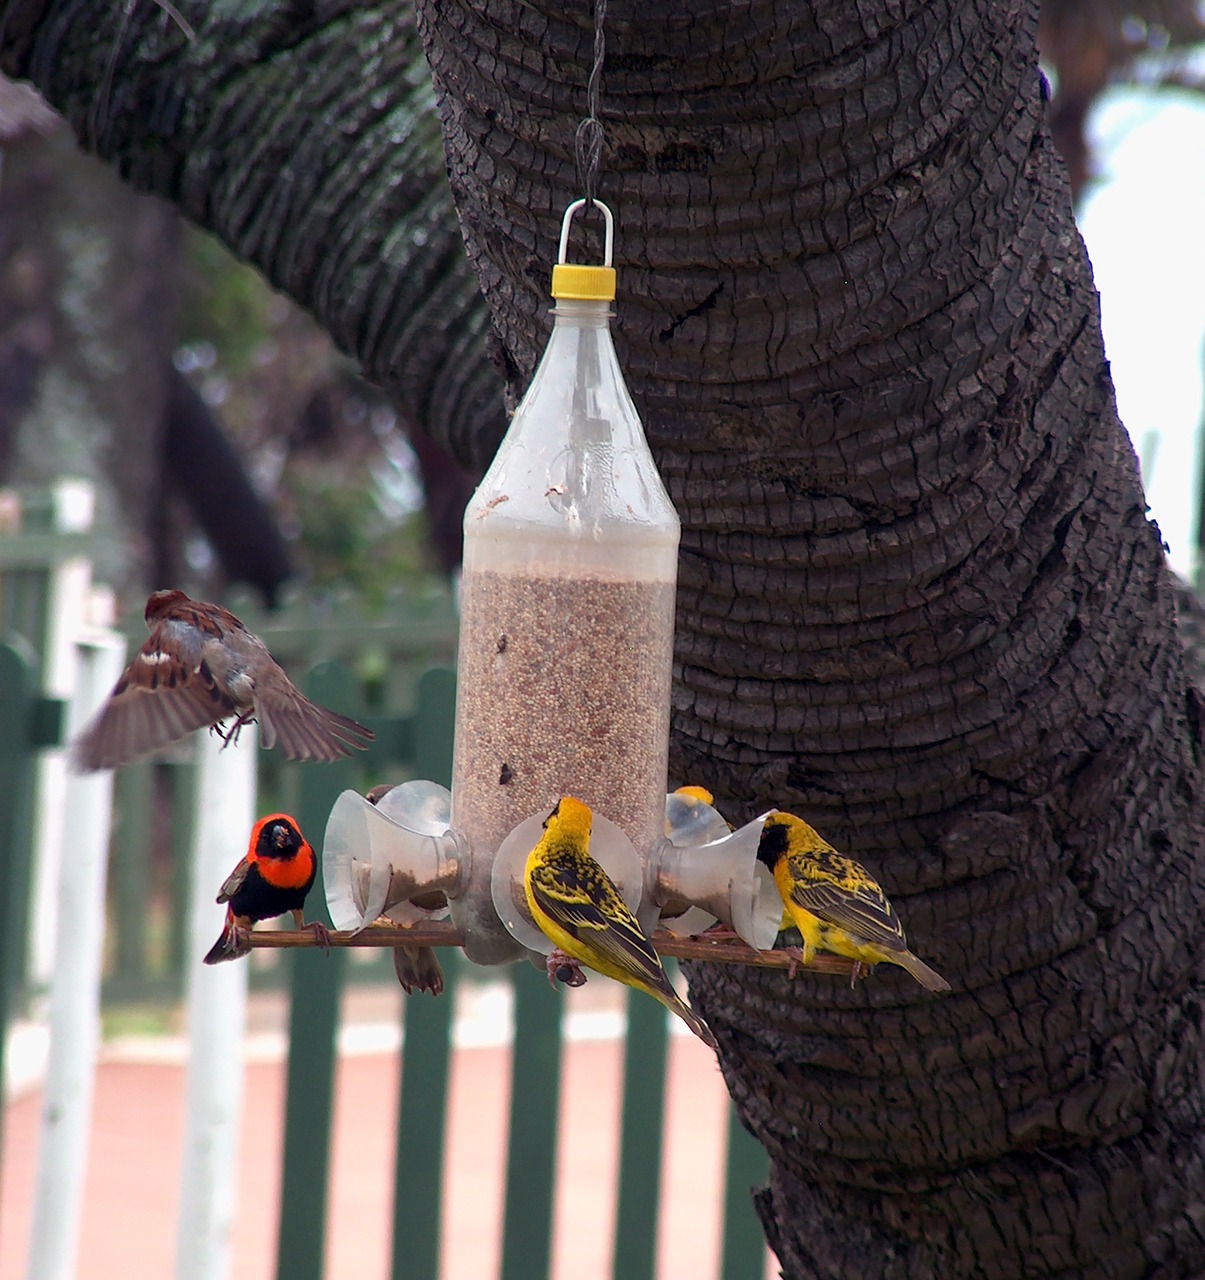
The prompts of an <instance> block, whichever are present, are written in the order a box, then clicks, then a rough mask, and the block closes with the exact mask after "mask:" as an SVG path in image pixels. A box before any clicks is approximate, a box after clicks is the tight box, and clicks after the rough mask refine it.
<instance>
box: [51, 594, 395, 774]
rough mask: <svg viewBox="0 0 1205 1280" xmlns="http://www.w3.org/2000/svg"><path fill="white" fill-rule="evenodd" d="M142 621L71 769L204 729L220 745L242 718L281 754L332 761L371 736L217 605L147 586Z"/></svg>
mask: <svg viewBox="0 0 1205 1280" xmlns="http://www.w3.org/2000/svg"><path fill="white" fill-rule="evenodd" d="M145 617H146V625H147V626H148V627H149V628H150V632H151V634H150V636H149V637H148V638H147V640H146V641H145V642H144V643H143V645H142V648H141V649H139V650H138V652H137V653H136V654H135V655H134V660H133V662H131V663H130V665H129V666H128V667H127V668H126V669H125V671H124V672H123V673H122V676H121V679H120V680H118V681H117V683H116V684H115V685H114V686H113V689H112V691H111V692H110V694H109V696H108V698H106V699H105V702H104V704H103V706H102V707H101V708H100V710H99V711H98V712H97V713H96V715H95V716H94V717H93V718H92V720H91V721H90V722H89V723H88V724H87V725H86V726H85V727H84V728H83V730H82V731H81V732H80V734H79V736H78V737H77V738H76V739H75V742H74V744H73V746H72V762H73V764H74V766H75V768H76V769H78V770H80V771H81V772H85V773H91V772H94V771H96V770H97V769H114V768H117V767H118V766H119V765H123V764H129V763H130V762H131V761H133V760H139V759H142V758H143V757H145V756H148V755H150V754H152V753H153V752H155V751H157V750H158V749H159V748H161V747H165V746H167V745H168V743H170V742H175V741H176V740H177V739H179V738H183V737H184V736H185V735H186V734H188V733H191V732H192V731H193V730H194V729H202V728H204V727H205V726H207V725H208V726H210V727H216V730H217V732H218V733H219V734H221V736H222V737H223V739H224V740H225V741H226V743H228V744H229V743H230V742H234V741H237V739H238V733H239V730H240V729H241V728H242V727H243V725H245V724H246V723H248V721H250V720H252V719H254V720H257V721H258V722H259V727H260V737H261V739H262V740H263V744H264V746H265V747H271V746H274V745H275V744H276V743H277V742H279V744H280V749H281V751H282V752H283V753H284V755H286V756H287V757H288V758H289V759H290V760H337V759H339V758H340V757H341V756H348V755H351V753H352V749H353V748H359V749H363V748H364V747H366V746H367V744H368V743H369V742H371V741H372V739H373V736H374V735H373V732H372V730H371V729H366V728H365V727H364V726H363V725H362V724H357V723H356V721H355V720H352V719H349V718H348V717H347V716H341V715H339V714H337V713H336V712H334V711H328V710H327V709H326V708H325V707H320V706H318V705H317V704H316V703H313V702H311V701H310V700H309V699H308V698H307V697H305V695H304V694H302V693H301V692H300V690H298V689H297V687H296V686H295V685H294V684H293V682H292V681H291V680H290V679H289V677H288V676H287V675H285V673H284V671H283V669H282V668H281V667H280V665H279V664H278V663H277V662H276V660H275V659H274V658H273V657H272V655H271V654H270V653H269V652H268V650H267V647H266V646H265V645H264V643H263V641H262V640H260V638H259V637H258V636H256V635H253V634H252V633H251V632H250V631H248V630H247V628H246V627H244V626H243V624H242V623H241V622H240V621H239V620H238V619H237V618H236V617H235V616H234V614H232V613H231V612H230V611H229V610H228V609H223V608H222V607H221V605H217V604H207V603H205V602H204V601H201V600H190V599H189V598H188V596H186V595H185V594H184V592H183V591H156V592H155V593H154V594H153V595H152V596H151V597H150V598H149V599H148V600H147V602H146V614H145ZM231 716H234V717H235V721H234V724H233V725H231V727H230V728H229V729H228V730H225V731H223V729H222V728H221V727H220V726H222V724H223V722H224V721H226V720H227V719H229V717H231Z"/></svg>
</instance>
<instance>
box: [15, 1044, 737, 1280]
mask: <svg viewBox="0 0 1205 1280" xmlns="http://www.w3.org/2000/svg"><path fill="white" fill-rule="evenodd" d="M508 1056H509V1051H508V1050H505V1049H496V1048H485V1049H460V1050H457V1052H456V1053H455V1055H454V1066H453V1078H452V1093H451V1114H450V1118H449V1122H450V1134H449V1137H450V1160H449V1167H448V1171H447V1173H446V1196H447V1200H446V1206H447V1207H446V1216H445V1222H444V1229H443V1270H442V1277H443V1280H489V1278H490V1277H492V1276H495V1275H496V1274H497V1268H498V1257H499V1238H500V1232H501V1215H502V1204H501V1191H502V1180H503V1168H504V1157H505V1153H504V1146H503V1144H504V1141H505V1125H506V1114H507V1105H508V1088H509V1083H508V1078H509V1072H508ZM398 1072H399V1061H398V1057H397V1055H395V1054H388V1053H375V1054H370V1055H365V1056H350V1057H348V1056H345V1057H343V1058H342V1059H341V1061H340V1066H339V1072H338V1077H337V1096H336V1114H335V1128H336V1136H335V1145H334V1157H333V1187H332V1194H331V1218H330V1227H329V1231H328V1242H327V1268H326V1275H327V1277H328V1280H352V1278H353V1277H354V1278H355V1280H362V1278H371V1280H387V1276H388V1265H389V1264H388V1259H389V1240H388V1223H389V1203H390V1199H391V1178H392V1161H393V1154H392V1145H391V1144H392V1135H393V1132H394V1123H395V1116H396V1105H397V1086H398ZM620 1073H621V1046H620V1045H619V1044H618V1043H616V1042H601V1043H599V1042H595V1043H577V1044H571V1045H569V1046H567V1048H566V1057H565V1072H564V1076H563V1079H562V1086H561V1088H562V1093H561V1114H562V1122H563V1124H565V1125H566V1126H567V1127H566V1128H565V1129H564V1130H563V1138H562V1146H561V1153H560V1167H559V1181H560V1186H561V1189H562V1194H561V1197H560V1199H559V1203H558V1206H557V1213H556V1227H555V1240H554V1254H553V1259H554V1266H553V1272H554V1276H556V1277H557V1278H558V1280H609V1276H610V1236H611V1230H612V1225H613V1221H614V1205H613V1187H614V1182H615V1172H614V1170H615V1163H616V1153H617V1142H616V1136H617V1130H618V1115H619V1085H620ZM283 1080H284V1071H283V1066H282V1065H281V1064H280V1063H279V1062H263V1063H253V1064H251V1065H249V1066H248V1067H247V1068H246V1096H245V1103H244V1132H243V1140H242V1159H241V1162H240V1168H239V1171H238V1172H239V1177H240V1179H241V1201H240V1204H241V1208H240V1213H239V1216H238V1220H237V1224H236V1230H235V1253H236V1263H235V1266H234V1269H233V1280H273V1276H274V1268H273V1251H274V1247H275V1232H276V1221H275V1219H276V1203H277V1195H278V1188H279V1176H280V1175H279V1168H278V1165H277V1163H276V1161H277V1153H278V1152H279V1150H280V1145H281V1134H282V1123H283ZM40 1103H41V1099H40V1097H39V1095H38V1094H36V1093H35V1094H29V1095H27V1096H25V1097H23V1098H20V1099H18V1100H17V1101H16V1102H15V1103H14V1104H12V1105H11V1106H10V1107H9V1108H8V1110H7V1113H6V1116H5V1123H4V1140H5V1159H4V1165H3V1169H2V1170H0V1280H25V1257H26V1251H27V1246H28V1235H29V1226H30V1215H31V1208H32V1197H33V1177H34V1162H35V1154H36V1146H37V1140H38V1125H39V1109H40ZM726 1107H727V1095H726V1094H725V1092H724V1087H723V1083H722V1081H721V1078H720V1073H719V1070H718V1068H717V1067H716V1064H715V1059H714V1057H713V1056H712V1055H711V1054H710V1053H709V1052H708V1051H707V1049H706V1048H705V1047H704V1046H703V1045H701V1044H700V1043H699V1042H698V1041H696V1040H694V1039H693V1037H680V1036H674V1037H673V1038H672V1040H671V1047H670V1079H669V1098H668V1105H667V1118H666V1123H667V1148H666V1156H665V1167H664V1170H663V1186H664V1188H665V1191H666V1212H665V1217H664V1219H663V1222H662V1228H661V1239H660V1247H659V1262H658V1269H657V1270H658V1276H659V1280H709V1278H710V1277H714V1276H715V1275H716V1274H717V1254H718V1248H719V1219H720V1203H719V1196H720V1179H721V1170H722V1162H723V1155H724V1126H725V1116H726ZM183 1131H184V1070H183V1068H182V1067H179V1066H174V1065H171V1066H165V1065H148V1064H146V1063H139V1062H130V1061H105V1062H103V1063H102V1065H101V1067H100V1070H99V1074H98V1078H97V1087H96V1100H95V1107H94V1113H93V1132H92V1143H91V1152H90V1161H89V1168H88V1182H87V1192H86V1199H87V1205H86V1210H85V1216H84V1223H83V1247H82V1252H81V1264H80V1272H79V1274H80V1280H118V1278H119V1277H120V1280H128V1277H130V1276H140V1277H145V1278H147V1280H168V1278H169V1277H170V1276H171V1275H172V1271H173V1261H174V1259H173V1253H174V1242H175V1231H176V1199H177V1195H178V1191H179V1185H180V1147H181V1142H182V1138H183Z"/></svg>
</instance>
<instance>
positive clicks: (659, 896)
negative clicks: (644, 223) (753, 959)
mask: <svg viewBox="0 0 1205 1280" xmlns="http://www.w3.org/2000/svg"><path fill="white" fill-rule="evenodd" d="M586 203H587V202H586V201H584V200H578V201H575V202H574V203H573V204H571V205H570V206H569V208H568V209H567V210H566V212H565V217H564V220H563V223H562V226H561V238H560V251H559V254H558V261H557V264H556V266H555V267H554V269H553V272H552V296H553V298H554V299H555V304H556V305H555V307H554V308H553V313H552V316H553V327H552V333H551V336H550V338H549V341H548V345H547V347H546V349H545V351H544V355H543V357H542V359H541V360H540V363H539V365H538V367H537V368H536V371H535V374H534V376H533V378H532V381H531V385H530V387H529V388H528V391H527V394H526V395H525V396H524V397H523V400H522V402H521V403H520V404H519V407H518V408H517V409H516V411H515V414H514V417H513V419H512V420H511V424H510V427H509V430H508V431H507V433H506V436H505V438H504V439H503V441H502V444H501V445H500V447H499V449H498V452H497V454H496V456H495V458H494V460H493V463H492V464H491V466H490V468H489V470H488V471H487V472H486V474H485V477H484V478H483V480H482V481H481V484H480V485H479V486H478V488H477V490H476V492H475V493H474V494H473V497H472V499H471V500H470V502H469V505H468V508H467V510H466V512H465V517H464V565H463V576H462V579H461V589H460V600H461V622H460V642H459V654H458V678H457V700H456V730H455V744H454V753H453V769H452V774H453V776H452V792H451V798H450V807H449V808H448V809H447V810H446V812H445V810H444V809H442V808H440V807H439V806H438V805H435V804H432V805H431V806H428V807H427V808H425V809H424V808H423V805H422V804H420V801H419V796H418V794H417V793H403V794H402V795H400V796H398V799H397V801H396V802H395V804H394V805H392V806H387V805H386V803H385V802H386V801H388V800H390V799H391V797H393V796H394V794H395V792H402V791H403V789H402V788H396V789H395V792H390V793H389V795H387V796H386V797H385V798H384V800H382V802H381V805H380V807H379V808H374V807H373V806H372V805H370V804H369V803H368V802H367V801H365V800H363V799H362V798H361V797H359V796H357V795H355V794H354V793H352V792H347V793H345V794H344V795H343V796H342V797H340V799H339V802H338V803H337V804H336V806H335V809H334V810H333V811H332V814H331V821H330V825H329V826H328V830H327V845H326V850H325V852H326V856H327V865H328V873H327V874H328V879H327V883H328V886H331V887H330V888H329V889H328V893H331V894H333V895H334V900H332V902H331V904H330V905H331V914H332V917H333V918H334V921H335V924H336V925H337V926H341V927H343V928H348V929H358V928H361V927H362V926H363V925H364V924H367V923H369V922H371V921H372V920H373V919H375V916H374V915H373V913H374V912H377V913H378V914H379V913H382V912H383V913H386V914H389V913H393V916H394V918H395V919H401V918H402V916H403V915H404V914H405V913H406V912H407V911H412V910H413V909H414V907H413V904H414V902H415V901H416V900H419V901H429V900H431V898H432V894H433V893H439V892H442V893H443V894H444V895H445V897H446V899H447V902H448V905H449V907H450V910H451V916H452V921H453V923H454V925H455V926H456V927H457V929H458V930H459V931H460V932H461V933H462V934H463V937H464V949H465V953H466V954H467V955H468V956H469V958H470V959H472V960H474V961H477V962H478V963H481V964H498V963H504V962H507V961H510V960H514V959H517V958H519V957H520V956H522V955H524V954H526V953H527V952H530V951H547V950H548V943H547V941H546V940H545V939H544V938H543V935H542V934H540V933H539V931H538V930H537V929H536V927H535V925H534V923H533V922H532V921H531V919H530V916H529V915H528V910H527V905H526V901H525V896H524V892H523V887H522V877H523V870H524V863H525V860H526V857H527V855H528V853H529V852H530V851H531V849H532V847H533V846H534V845H535V844H536V842H537V841H538V839H539V837H540V834H541V831H540V828H541V823H542V822H543V819H544V818H545V817H546V816H547V814H548V813H549V811H550V810H551V809H552V807H553V806H554V805H555V804H556V802H557V800H558V799H559V797H561V796H562V795H574V796H576V797H578V798H579V799H581V800H582V801H584V802H585V803H586V804H588V805H589V806H590V808H591V809H592V810H593V812H594V826H593V835H592V839H591V846H590V852H591V854H592V855H593V856H594V857H595V858H596V859H597V860H598V861H599V862H601V863H602V865H603V866H604V868H605V869H606V870H607V871H608V873H609V874H610V875H611V877H612V879H613V880H615V881H616V883H617V884H618V885H619V886H620V889H621V892H622V893H623V894H624V896H625V898H626V900H627V901H628V904H629V906H631V907H632V908H633V910H634V911H636V913H637V916H638V918H639V920H640V923H641V925H642V926H643V927H644V928H645V929H646V930H648V931H649V932H651V931H652V929H653V928H654V927H655V926H656V925H657V923H658V918H659V916H660V914H661V912H662V910H663V909H666V910H668V911H669V913H670V914H672V915H674V916H676V917H677V918H678V920H679V924H680V925H682V924H685V925H686V926H688V927H693V926H695V925H698V924H700V922H706V923H710V922H711V921H713V920H715V919H716V918H719V919H721V920H723V921H724V922H725V923H728V924H730V925H731V927H733V928H734V929H735V930H736V931H737V932H738V933H740V934H741V936H742V937H744V938H745V940H746V941H750V942H751V943H753V945H769V944H770V943H772V941H773V937H774V933H773V931H770V932H767V925H766V923H765V921H766V919H767V918H768V917H769V916H770V915H773V923H774V924H775V925H776V924H777V922H778V919H779V917H780V915H781V904H779V911H778V912H777V913H774V912H771V911H770V909H769V908H768V907H765V906H759V901H760V899H759V894H760V893H761V890H762V889H764V887H765V883H764V868H761V867H760V866H759V864H757V863H756V859H755V856H754V855H755V853H756V845H757V841H756V838H753V839H752V840H750V838H749V832H750V830H751V828H745V829H743V830H742V831H740V832H736V833H730V832H729V831H728V828H727V824H726V823H724V822H723V820H722V819H721V818H720V817H719V815H718V814H716V813H715V811H714V810H711V814H712V815H714V819H709V820H708V821H709V823H710V825H707V824H704V825H703V826H700V827H696V828H692V829H691V831H689V832H688V831H684V830H677V831H676V832H675V829H674V827H673V823H672V822H671V824H670V836H669V838H668V839H667V837H666V830H667V814H666V804H667V801H666V766H667V757H668V742H669V701H670V682H671V673H672V662H673V633H674V604H675V586H676V578H677V564H678V539H679V531H680V530H679V522H678V516H677V514H676V512H675V511H674V507H673V504H672V503H671V502H670V499H669V496H668V494H667V493H666V491H665V487H664V485H663V484H662V482H661V477H660V475H659V474H658V471H657V467H656V464H655V463H654V461H653V456H652V454H651V452H650V451H649V447H648V443H647V441H646V440H645V436H644V429H643V427H642V426H641V422H640V418H639V415H638V414H637V412H636V408H635V406H634V404H633V403H632V398H631V396H630V395H629V393H628V389H627V387H626V385H625V383H624V379H623V374H622V373H621V371H620V368H619V361H618V359H617V358H616V354H615V348H614V346H613V344H612V341H611V332H610V326H609V319H610V316H611V314H612V313H611V304H612V302H613V301H614V298H615V270H614V267H613V266H612V247H613V222H612V217H611V213H610V210H608V209H607V207H606V206H605V205H603V204H601V203H600V202H598V201H594V202H593V204H594V206H595V207H596V208H597V209H598V210H599V211H600V213H601V214H602V217H603V220H604V225H605V239H604V253H603V262H602V263H601V264H598V265H580V264H576V263H569V262H567V261H566V255H567V250H568V241H569V231H570V227H571V224H572V221H573V217H574V215H575V214H576V213H577V212H578V211H579V210H581V209H582V208H583V207H584V206H585V205H586ZM407 785H408V786H413V785H414V784H407ZM424 785H426V786H430V785H431V784H424ZM444 795H445V796H446V793H444ZM430 798H431V797H430V796H429V795H428V797H427V799H430ZM670 800H671V808H672V800H673V798H672V797H671V798H670ZM420 811H421V812H420ZM445 821H446V826H443V829H442V830H441V829H440V828H441V825H442V824H444V823H445ZM717 821H718V823H719V824H720V825H719V826H718V827H717V826H716V825H715V823H716V822H717ZM696 845H697V846H700V847H699V848H695V847H694V846H696ZM730 863H732V864H733V865H732V866H729V864H730ZM738 864H739V865H738ZM759 873H760V874H759ZM771 889H772V886H771ZM436 901H438V899H437V898H436ZM407 903H409V904H411V905H410V906H407V905H405V904H407ZM692 911H693V914H692ZM399 912H400V913H402V915H399V914H398V913H399ZM754 939H757V940H758V941H757V942H756V943H754V942H753V940H754Z"/></svg>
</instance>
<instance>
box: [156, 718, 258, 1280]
mask: <svg viewBox="0 0 1205 1280" xmlns="http://www.w3.org/2000/svg"><path fill="white" fill-rule="evenodd" d="M258 746H259V738H258V730H257V728H256V727H255V726H254V725H245V726H244V727H243V729H242V730H241V732H240V734H239V741H238V745H237V746H231V747H228V748H226V749H225V750H223V749H222V743H221V740H220V739H219V738H218V737H217V736H216V735H214V734H210V733H200V734H198V735H197V806H196V814H197V817H196V822H195V824H194V828H193V847H192V854H191V858H190V867H191V875H192V884H191V888H190V891H189V904H190V906H189V915H190V929H189V937H190V939H191V945H190V950H189V960H188V1039H189V1058H188V1084H187V1114H186V1119H185V1130H184V1176H183V1179H182V1184H181V1188H180V1220H179V1224H178V1226H177V1231H176V1280H226V1277H227V1276H228V1275H229V1274H230V1245H231V1232H232V1229H233V1225H234V1208H235V1202H236V1196H237V1192H238V1168H239V1160H238V1141H239V1122H240V1118H241V1114H242V1105H243V1030H244V1023H245V1019H246V1011H247V971H248V965H249V960H231V961H227V962H225V963H223V964H217V965H212V966H209V965H203V964H202V963H201V957H202V956H204V955H205V953H206V952H207V951H208V950H209V948H210V946H211V945H212V944H213V942H214V941H215V939H216V938H217V936H218V934H219V933H220V932H221V929H222V922H223V920H224V919H225V915H226V908H225V907H224V906H219V905H218V904H217V903H216V902H215V898H216V897H217V893H218V890H219V889H220V888H221V886H222V882H223V881H224V880H225V879H226V877H227V876H228V875H229V874H230V872H231V871H233V870H234V866H235V863H237V862H238V860H239V859H240V858H241V857H242V856H243V854H244V853H245V852H246V851H247V840H248V839H249V838H250V835H251V828H252V827H253V826H254V825H255V764H256V757H257V755H258Z"/></svg>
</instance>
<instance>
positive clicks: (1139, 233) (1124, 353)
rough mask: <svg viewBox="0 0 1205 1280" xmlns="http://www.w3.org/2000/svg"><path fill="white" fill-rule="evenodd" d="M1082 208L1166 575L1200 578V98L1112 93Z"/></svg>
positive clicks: (1203, 151) (1097, 120) (1203, 109)
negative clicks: (1164, 551) (1163, 547)
mask: <svg viewBox="0 0 1205 1280" xmlns="http://www.w3.org/2000/svg"><path fill="white" fill-rule="evenodd" d="M1090 136H1091V141H1092V143H1093V145H1094V148H1095V153H1096V156H1097V168H1098V173H1099V179H1098V181H1097V182H1096V183H1095V184H1094V186H1093V188H1092V189H1091V191H1090V192H1089V193H1088V194H1087V195H1086V196H1085V198H1084V200H1083V202H1082V207H1081V209H1080V211H1079V222H1080V229H1081V232H1082V234H1083V237H1084V240H1085V242H1086V243H1087V246H1088V253H1089V256H1090V257H1091V259H1092V267H1093V271H1094V272H1095V275H1096V284H1097V288H1098V289H1099V290H1100V297H1101V323H1102V326H1103V328H1104V335H1105V350H1106V353H1107V355H1108V357H1109V361H1110V364H1111V365H1112V370H1113V382H1114V385H1115V386H1116V389H1117V405H1118V409H1119V410H1120V412H1121V418H1122V421H1123V422H1124V423H1125V424H1126V427H1127V429H1128V430H1129V433H1130V437H1131V439H1132V440H1133V442H1134V448H1135V450H1136V452H1137V453H1138V456H1139V458H1140V459H1141V460H1142V469H1143V479H1144V482H1145V485H1146V492H1147V501H1148V503H1149V505H1150V508H1151V515H1152V516H1153V517H1154V519H1155V520H1157V521H1158V523H1159V528H1160V530H1161V532H1162V534H1163V540H1164V542H1165V543H1167V545H1168V548H1169V556H1170V559H1171V562H1172V566H1173V567H1174V568H1175V569H1176V570H1178V571H1179V572H1180V573H1181V574H1183V575H1184V576H1186V577H1190V578H1191V577H1193V576H1194V573H1195V572H1196V568H1197V566H1196V553H1195V550H1194V548H1193V542H1194V540H1195V537H1196V522H1197V515H1196V505H1197V491H1198V489H1199V488H1200V483H1199V479H1198V477H1199V475H1200V467H1201V465H1202V462H1201V457H1200V453H1201V447H1200V446H1201V440H1200V436H1201V426H1202V420H1203V417H1205V406H1203V397H1205V389H1203V380H1202V369H1203V367H1205V96H1203V95H1200V94H1194V93H1191V92H1187V91H1164V92H1155V91H1151V90H1135V89H1124V90H1122V89H1115V90H1111V91H1110V92H1109V93H1107V94H1106V95H1104V96H1103V97H1102V99H1101V103H1100V106H1099V107H1098V108H1097V110H1096V111H1095V113H1094V116H1093V119H1092V121H1091V124H1090Z"/></svg>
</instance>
